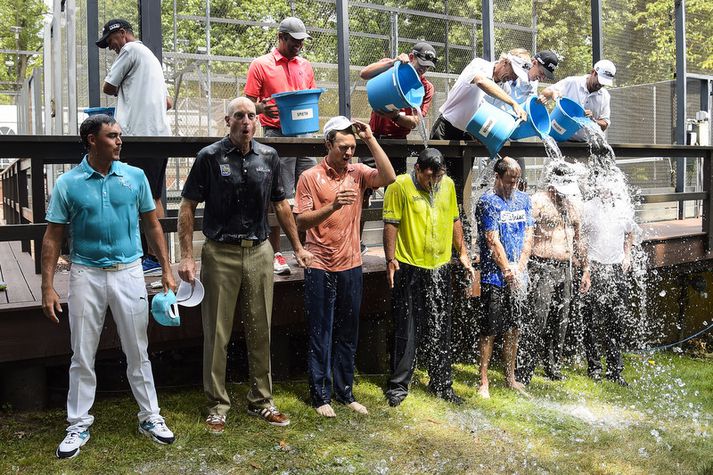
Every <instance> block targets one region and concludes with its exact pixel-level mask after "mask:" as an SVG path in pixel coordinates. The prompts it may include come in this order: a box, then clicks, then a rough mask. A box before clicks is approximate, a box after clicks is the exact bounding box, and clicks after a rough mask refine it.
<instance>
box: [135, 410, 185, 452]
mask: <svg viewBox="0 0 713 475" xmlns="http://www.w3.org/2000/svg"><path fill="white" fill-rule="evenodd" d="M139 433H141V434H144V435H145V436H146V437H148V438H149V439H151V440H153V441H154V442H158V443H159V444H163V445H169V444H172V443H173V441H174V440H176V438H175V437H174V435H173V432H171V429H169V428H168V426H166V422H165V421H164V420H163V417H161V416H156V417H152V418H150V419H146V420H145V421H144V422H142V423H141V424H139Z"/></svg>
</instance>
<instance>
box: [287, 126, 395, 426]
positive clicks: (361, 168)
mask: <svg viewBox="0 0 713 475" xmlns="http://www.w3.org/2000/svg"><path fill="white" fill-rule="evenodd" d="M356 134H358V135H359V138H361V139H362V140H363V141H364V143H366V145H367V146H368V147H369V151H370V152H371V155H372V156H373V157H374V162H375V166H376V168H371V167H368V166H366V165H364V164H361V163H358V164H352V163H351V160H352V158H353V156H354V151H355V150H356V136H355V135H356ZM324 141H325V142H324V144H325V146H326V147H327V156H326V157H324V160H322V161H321V162H320V163H319V164H318V165H315V166H314V167H312V168H310V169H309V170H307V171H306V172H304V173H303V174H302V178H301V179H300V181H299V183H297V194H296V199H295V207H294V209H293V212H294V213H295V215H296V219H297V227H298V229H299V230H300V231H307V239H306V246H305V247H306V249H307V250H308V251H310V252H311V253H312V254H313V255H314V260H313V261H312V264H311V265H310V266H309V267H308V268H307V269H305V316H306V320H307V334H308V335H309V352H308V354H307V364H308V366H307V369H308V373H309V389H310V397H311V400H312V406H313V407H314V408H315V410H316V411H317V413H318V414H319V415H321V416H324V417H335V416H336V414H335V412H334V409H333V408H332V406H331V401H332V395H333V392H334V400H336V401H337V402H339V403H341V404H344V405H346V406H347V407H349V408H350V409H351V410H353V411H356V412H358V413H360V414H366V413H367V409H366V408H365V407H364V406H363V405H361V404H359V403H358V402H357V401H356V399H354V393H353V392H352V388H353V386H354V355H355V354H356V347H357V339H358V335H359V308H360V306H361V296H362V268H361V266H362V259H361V253H360V252H359V221H360V219H361V210H362V196H363V195H364V192H365V191H366V190H369V189H372V188H379V187H382V186H387V185H389V184H390V183H393V181H394V180H395V179H396V174H395V173H394V168H393V167H392V166H391V163H390V162H389V157H387V156H386V153H385V152H384V150H383V149H382V148H381V146H380V145H379V143H378V142H377V141H376V138H375V137H374V134H373V133H372V131H371V127H369V126H368V125H367V124H365V123H363V122H359V121H356V120H355V121H351V120H349V119H348V118H346V117H344V116H337V117H333V118H332V119H330V120H329V121H328V122H327V123H326V124H325V126H324Z"/></svg>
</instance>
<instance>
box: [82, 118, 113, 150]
mask: <svg viewBox="0 0 713 475" xmlns="http://www.w3.org/2000/svg"><path fill="white" fill-rule="evenodd" d="M104 124H107V125H114V124H116V120H115V119H114V118H113V117H112V116H110V115H106V114H96V115H90V116H89V117H87V118H86V119H84V122H82V125H80V126H79V137H80V138H81V139H82V145H84V148H86V149H87V150H89V136H90V135H97V134H98V133H99V131H100V130H101V129H102V125H104Z"/></svg>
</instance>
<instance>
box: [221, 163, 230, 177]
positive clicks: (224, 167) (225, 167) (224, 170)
mask: <svg viewBox="0 0 713 475" xmlns="http://www.w3.org/2000/svg"><path fill="white" fill-rule="evenodd" d="M220 174H221V176H230V164H229V163H222V164H221V165H220Z"/></svg>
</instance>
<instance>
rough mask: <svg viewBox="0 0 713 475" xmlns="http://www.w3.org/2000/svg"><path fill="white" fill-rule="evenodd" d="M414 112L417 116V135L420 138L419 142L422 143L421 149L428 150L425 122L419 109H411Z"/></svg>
mask: <svg viewBox="0 0 713 475" xmlns="http://www.w3.org/2000/svg"><path fill="white" fill-rule="evenodd" d="M413 110H414V111H416V115H417V116H418V126H417V129H418V134H419V135H420V136H421V140H422V141H423V148H428V131H427V130H426V120H425V119H424V117H423V113H422V112H421V108H420V107H415V108H414V109H413Z"/></svg>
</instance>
